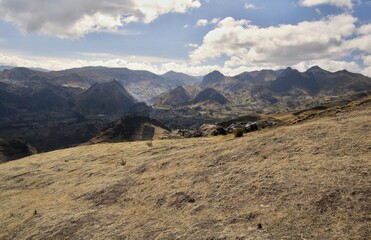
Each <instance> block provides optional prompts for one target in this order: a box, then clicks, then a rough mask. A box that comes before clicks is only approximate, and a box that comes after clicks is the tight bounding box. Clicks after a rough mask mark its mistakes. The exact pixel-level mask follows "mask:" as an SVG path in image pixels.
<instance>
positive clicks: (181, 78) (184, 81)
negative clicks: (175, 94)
mask: <svg viewBox="0 0 371 240" xmlns="http://www.w3.org/2000/svg"><path fill="white" fill-rule="evenodd" d="M161 77H163V78H164V79H166V80H167V81H168V82H170V83H171V84H172V85H195V84H198V83H200V82H201V79H200V78H199V77H192V76H189V75H187V74H184V73H178V72H174V71H169V72H167V73H165V74H163V75H161Z"/></svg>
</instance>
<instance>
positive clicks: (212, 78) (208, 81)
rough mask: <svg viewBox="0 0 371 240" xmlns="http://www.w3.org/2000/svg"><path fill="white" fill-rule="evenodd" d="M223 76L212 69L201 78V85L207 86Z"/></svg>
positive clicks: (220, 79)
mask: <svg viewBox="0 0 371 240" xmlns="http://www.w3.org/2000/svg"><path fill="white" fill-rule="evenodd" d="M224 78H225V76H224V75H223V74H222V73H221V72H219V71H218V70H215V71H212V72H211V73H209V74H207V75H205V76H204V78H203V79H202V83H201V85H202V86H208V85H210V84H214V83H217V82H220V81H222V80H224Z"/></svg>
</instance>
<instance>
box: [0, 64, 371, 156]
mask: <svg viewBox="0 0 371 240" xmlns="http://www.w3.org/2000/svg"><path fill="white" fill-rule="evenodd" d="M370 91H371V79H370V78H369V77H366V76H363V75H361V74H356V73H351V72H348V71H346V70H343V71H338V72H329V71H326V70H324V69H321V68H320V67H318V66H315V67H312V68H310V69H308V70H307V71H305V72H299V71H297V70H294V69H292V68H287V69H284V70H261V71H252V72H244V73H241V74H239V75H236V76H225V75H223V74H222V73H220V72H218V71H213V72H211V73H209V74H207V75H205V76H204V77H203V78H202V80H201V78H200V77H192V76H189V75H186V74H183V73H177V72H174V71H170V72H168V73H165V74H163V75H156V74H154V73H151V72H148V71H138V70H130V69H127V68H107V67H83V68H74V69H67V70H63V71H49V72H45V71H36V70H32V69H27V68H22V67H17V68H11V69H6V70H4V71H1V72H0V116H1V119H0V137H11V138H22V139H23V140H25V141H26V142H28V143H31V144H32V145H33V146H35V147H36V148H38V149H39V150H41V151H45V150H52V149H58V148H64V147H66V146H71V145H75V144H79V143H82V142H84V141H87V140H89V139H91V138H92V137H94V136H95V135H96V134H97V133H98V132H99V131H100V129H101V128H102V127H103V126H105V125H106V124H108V123H110V122H112V121H116V120H117V119H119V118H120V117H122V116H124V115H130V114H140V115H144V116H148V115H150V116H151V117H152V118H155V119H157V120H159V121H161V122H163V123H165V124H167V125H168V126H170V127H171V128H198V127H199V126H200V125H202V124H203V123H213V122H222V121H228V120H229V119H231V118H234V117H238V116H241V115H244V114H246V113H250V112H258V113H272V112H279V111H287V110H298V109H300V108H303V107H311V106H318V105H321V104H324V103H327V102H329V101H334V100H337V101H341V100H344V99H346V98H348V97H349V98H352V99H353V97H352V96H364V95H366V96H367V95H368V94H370ZM357 94H358V95H357ZM150 105H153V107H151V106H150Z"/></svg>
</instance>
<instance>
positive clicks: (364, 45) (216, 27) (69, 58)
mask: <svg viewBox="0 0 371 240" xmlns="http://www.w3.org/2000/svg"><path fill="white" fill-rule="evenodd" d="M0 65H10V66H23V67H38V68H45V69H49V70H62V69H68V68H75V67H83V66H107V67H127V68H130V69H133V70H148V71H151V72H154V73H157V74H163V73H165V72H167V71H170V70H173V71H177V72H184V73H187V74H190V75H194V76H200V75H205V74H207V73H209V72H211V71H213V70H219V71H221V72H222V73H224V74H226V75H230V76H232V75H237V74H239V73H241V72H244V71H252V70H260V69H281V68H286V67H293V68H296V69H298V70H300V71H305V70H306V69H308V68H309V67H311V66H314V65H318V66H320V67H322V68H324V69H326V70H329V71H338V70H342V69H347V70H348V71H352V72H359V73H362V74H364V75H367V76H370V77H371V0H279V1H278V0H100V1H96V0H0Z"/></svg>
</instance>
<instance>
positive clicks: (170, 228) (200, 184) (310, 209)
mask: <svg viewBox="0 0 371 240" xmlns="http://www.w3.org/2000/svg"><path fill="white" fill-rule="evenodd" d="M370 124H371V107H370V105H369V104H367V105H362V106H358V107H356V108H355V109H354V110H353V111H350V112H348V111H343V112H339V113H337V114H336V116H328V117H323V118H319V119H315V120H309V121H306V122H304V123H300V124H296V125H293V126H287V127H279V128H275V129H271V130H263V131H260V132H253V133H249V134H246V135H245V137H242V138H238V139H233V136H231V135H230V136H226V137H216V138H210V139H185V140H163V141H154V144H153V147H151V148H149V147H148V146H147V145H146V144H143V142H138V143H117V144H99V145H94V146H82V147H77V148H72V149H66V150H61V151H55V152H50V153H46V154H40V155H35V156H31V157H28V158H25V159H22V160H19V161H14V162H9V163H6V164H2V165H0V181H1V185H0V199H1V204H0V212H1V215H0V222H1V224H0V238H1V239H26V238H33V239H40V238H50V239H64V238H73V239H91V238H95V239H369V238H370V236H371V232H370V229H371V225H370V221H371V203H370V199H371V155H370V152H371V137H370V136H371V125H370ZM122 162H125V164H121V163H122ZM35 210H36V212H35ZM35 213H36V214H35ZM260 227H261V228H260Z"/></svg>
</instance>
